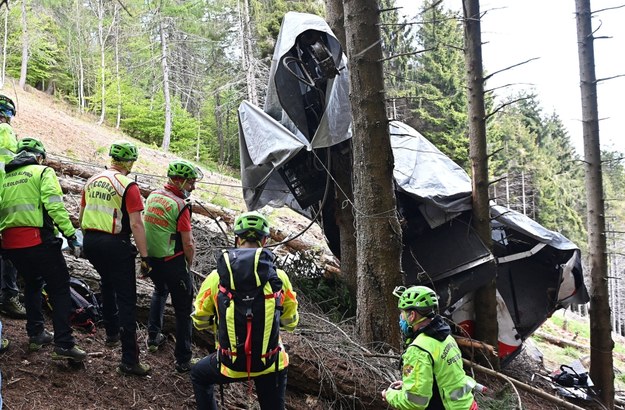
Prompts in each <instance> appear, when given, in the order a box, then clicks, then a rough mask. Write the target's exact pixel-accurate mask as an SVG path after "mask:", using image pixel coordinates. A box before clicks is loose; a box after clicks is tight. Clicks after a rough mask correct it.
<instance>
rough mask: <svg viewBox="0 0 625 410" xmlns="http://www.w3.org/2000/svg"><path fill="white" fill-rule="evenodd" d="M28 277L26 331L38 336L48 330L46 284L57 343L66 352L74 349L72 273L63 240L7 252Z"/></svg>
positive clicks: (30, 335) (26, 277)
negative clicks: (43, 304) (44, 298)
mask: <svg viewBox="0 0 625 410" xmlns="http://www.w3.org/2000/svg"><path fill="white" fill-rule="evenodd" d="M4 252H5V255H6V256H7V257H8V258H9V260H10V261H11V262H13V265H15V267H16V268H17V271H18V272H19V274H20V275H22V277H23V278H24V304H25V307H26V332H27V333H28V336H29V337H33V336H38V335H39V334H41V332H43V330H44V326H43V324H44V319H43V312H42V310H41V302H42V294H41V289H42V288H43V285H44V283H45V284H46V291H47V293H48V297H49V298H50V304H51V305H52V325H53V326H54V344H55V345H56V346H58V347H62V348H64V349H70V348H72V347H74V337H73V336H72V328H71V327H70V325H69V316H70V313H71V309H72V300H71V298H70V295H69V271H68V270H67V264H66V263H65V258H64V257H63V253H62V252H61V240H60V239H54V240H53V241H52V242H47V243H42V244H40V245H37V246H32V247H30V248H21V249H7V250H5V251H4Z"/></svg>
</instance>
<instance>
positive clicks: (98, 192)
mask: <svg viewBox="0 0 625 410" xmlns="http://www.w3.org/2000/svg"><path fill="white" fill-rule="evenodd" d="M130 184H134V182H133V181H132V180H131V179H130V178H128V177H127V176H125V175H123V174H122V173H120V172H118V171H115V170H111V169H107V170H106V171H103V172H100V173H99V174H96V175H94V176H93V177H91V179H89V180H88V181H87V183H86V184H85V203H86V205H85V209H84V211H83V215H82V223H81V226H82V228H83V229H85V230H96V231H102V232H108V233H112V234H118V233H121V232H122V218H123V216H124V211H123V209H122V202H123V199H124V194H125V193H126V189H128V186H129V185H130Z"/></svg>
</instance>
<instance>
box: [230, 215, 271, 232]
mask: <svg viewBox="0 0 625 410" xmlns="http://www.w3.org/2000/svg"><path fill="white" fill-rule="evenodd" d="M234 234H235V235H236V236H240V237H242V238H245V239H258V238H264V237H265V236H269V223H268V222H267V219H266V218H265V217H264V216H263V215H262V214H260V213H259V212H256V211H252V212H245V213H243V214H241V215H239V216H238V217H237V219H235V221H234Z"/></svg>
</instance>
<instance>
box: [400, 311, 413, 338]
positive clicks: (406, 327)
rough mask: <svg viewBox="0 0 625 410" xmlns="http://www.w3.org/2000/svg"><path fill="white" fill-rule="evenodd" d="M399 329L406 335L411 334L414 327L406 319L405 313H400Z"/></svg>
mask: <svg viewBox="0 0 625 410" xmlns="http://www.w3.org/2000/svg"><path fill="white" fill-rule="evenodd" d="M399 329H400V330H401V332H402V333H403V334H405V335H406V336H409V335H410V334H411V333H412V327H411V326H410V325H409V324H408V322H406V319H404V315H402V314H400V315H399Z"/></svg>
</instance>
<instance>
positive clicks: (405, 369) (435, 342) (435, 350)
mask: <svg viewBox="0 0 625 410" xmlns="http://www.w3.org/2000/svg"><path fill="white" fill-rule="evenodd" d="M428 327H429V329H427V328H424V329H425V331H424V332H421V333H419V334H418V335H417V336H416V337H415V339H414V340H413V341H412V343H410V345H409V346H408V348H407V349H406V351H405V353H404V354H403V355H402V361H403V365H402V381H403V385H402V387H401V389H397V390H393V389H389V390H387V391H386V401H387V402H388V404H390V405H391V407H393V408H395V409H401V410H425V409H428V408H430V407H429V406H430V404H432V403H431V401H437V402H438V406H437V407H435V408H440V402H442V404H443V406H444V408H445V409H446V410H469V409H470V408H471V406H472V404H473V401H474V398H473V393H472V391H473V388H474V387H475V385H476V383H475V380H473V379H472V378H471V377H469V376H467V374H466V373H465V372H464V369H463V367H462V355H461V352H460V349H459V348H458V345H457V344H456V341H455V340H454V338H453V337H452V336H451V334H450V333H451V331H450V329H449V326H448V325H447V324H446V323H444V322H443V321H442V319H441V318H440V317H439V316H437V317H436V318H435V319H434V320H433V321H432V323H430V325H428ZM429 330H431V332H429ZM433 336H434V337H433ZM435 389H436V390H435Z"/></svg>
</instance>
